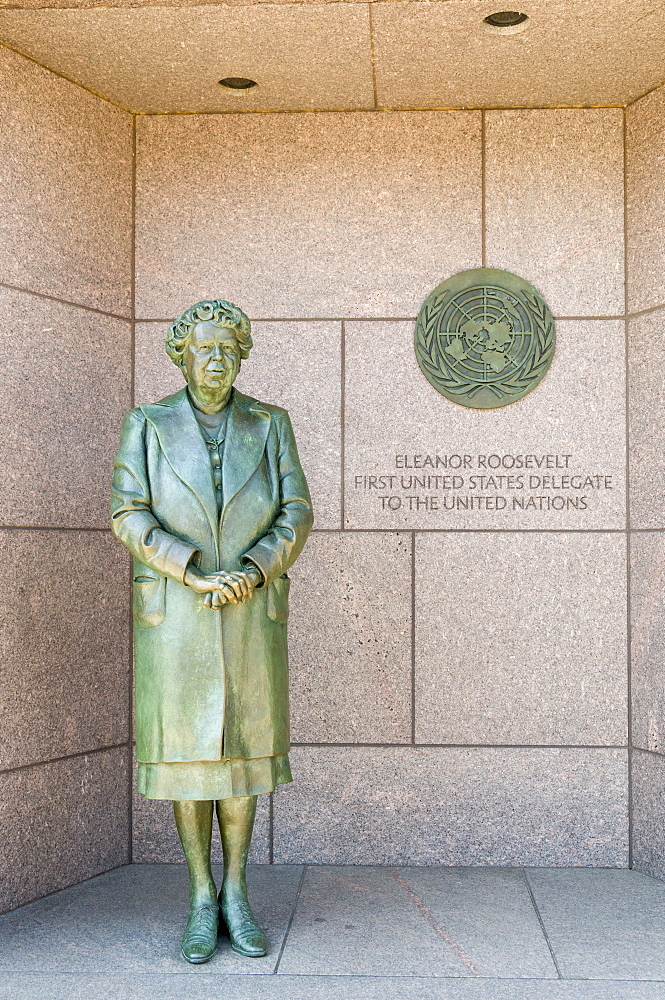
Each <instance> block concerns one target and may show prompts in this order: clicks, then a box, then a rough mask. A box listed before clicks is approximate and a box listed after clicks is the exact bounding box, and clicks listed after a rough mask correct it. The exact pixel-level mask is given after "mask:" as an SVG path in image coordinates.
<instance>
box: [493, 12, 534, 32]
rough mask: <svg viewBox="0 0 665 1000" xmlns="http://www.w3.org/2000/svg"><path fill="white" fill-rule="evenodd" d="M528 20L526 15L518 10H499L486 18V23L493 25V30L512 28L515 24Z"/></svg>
mask: <svg viewBox="0 0 665 1000" xmlns="http://www.w3.org/2000/svg"><path fill="white" fill-rule="evenodd" d="M526 19H527V15H526V14H520V13H519V12H518V11H516V10H498V11H497V12H496V14H490V15H489V17H486V18H485V23H486V24H491V25H492V27H493V28H512V26H513V25H514V24H521V23H522V21H526Z"/></svg>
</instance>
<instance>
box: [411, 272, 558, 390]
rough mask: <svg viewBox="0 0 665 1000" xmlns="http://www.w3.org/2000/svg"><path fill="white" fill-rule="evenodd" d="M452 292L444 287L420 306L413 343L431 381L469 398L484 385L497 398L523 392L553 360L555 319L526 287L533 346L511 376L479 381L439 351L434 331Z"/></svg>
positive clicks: (540, 375) (522, 293)
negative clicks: (467, 376)
mask: <svg viewBox="0 0 665 1000" xmlns="http://www.w3.org/2000/svg"><path fill="white" fill-rule="evenodd" d="M451 294H452V292H451V291H450V290H446V291H444V292H442V293H441V295H438V296H433V297H432V298H430V299H428V300H427V301H426V302H425V304H424V305H423V308H422V309H421V311H420V313H419V315H418V320H417V323H416V331H415V342H416V347H417V350H418V359H419V362H420V364H421V365H422V367H423V370H424V371H425V372H429V375H430V376H431V378H432V379H433V380H434V382H437V383H439V384H440V385H441V387H442V388H444V389H445V390H446V391H447V392H450V393H453V394H454V395H466V396H469V397H471V396H473V394H474V393H475V392H477V391H478V390H480V389H482V388H487V389H490V390H491V391H493V392H494V393H495V394H496V395H497V396H499V397H500V396H501V395H505V396H515V395H518V394H524V393H525V391H526V390H528V389H529V388H530V387H531V386H532V385H533V384H534V383H537V382H538V381H539V380H540V378H542V376H543V375H544V374H545V372H546V371H547V368H548V367H549V364H550V362H551V360H552V355H553V353H554V346H555V335H554V320H553V319H552V315H551V313H550V311H549V309H548V308H547V306H546V305H545V303H544V302H543V301H542V300H539V299H538V298H537V297H536V296H534V295H532V294H531V293H530V292H528V291H526V289H524V290H522V291H521V292H520V293H519V294H520V295H521V296H522V298H523V300H524V302H525V303H526V305H527V306H528V307H529V312H530V313H531V316H532V317H533V321H534V325H535V334H536V336H535V342H534V346H533V349H532V351H531V352H530V353H529V355H528V356H527V358H525V360H524V362H523V363H522V365H521V366H520V367H519V368H518V370H517V371H515V372H513V374H512V376H510V377H507V378H505V379H496V380H493V381H492V382H491V383H479V382H477V381H474V380H470V379H465V378H464V377H462V375H461V374H460V373H459V372H457V371H456V370H455V368H454V367H453V366H452V365H451V364H450V363H449V362H448V361H447V359H445V358H444V357H443V355H442V353H441V348H440V344H439V337H438V330H437V327H438V321H439V317H440V315H441V312H442V311H443V309H444V307H445V305H446V302H447V300H448V298H449V297H450V296H451ZM524 302H523V304H524Z"/></svg>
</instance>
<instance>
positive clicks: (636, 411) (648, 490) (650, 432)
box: [628, 309, 665, 528]
mask: <svg viewBox="0 0 665 1000" xmlns="http://www.w3.org/2000/svg"><path fill="white" fill-rule="evenodd" d="M663 336H665V309H656V310H654V312H650V313H646V314H644V315H642V316H633V317H631V318H630V319H629V320H628V405H629V414H630V435H629V446H630V523H631V526H632V527H633V528H664V527H665V434H664V433H663V426H664V425H665V369H664V368H663V365H662V364H661V361H660V343H661V341H662V338H663Z"/></svg>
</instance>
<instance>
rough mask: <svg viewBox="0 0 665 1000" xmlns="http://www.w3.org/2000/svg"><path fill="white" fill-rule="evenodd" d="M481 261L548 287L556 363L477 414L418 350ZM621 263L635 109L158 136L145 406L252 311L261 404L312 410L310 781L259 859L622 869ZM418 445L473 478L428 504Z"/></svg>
mask: <svg viewBox="0 0 665 1000" xmlns="http://www.w3.org/2000/svg"><path fill="white" fill-rule="evenodd" d="M645 172H646V173H648V171H645ZM481 264H487V265H488V266H495V267H502V268H506V269H508V270H512V271H515V272H517V273H518V274H521V275H523V276H524V277H525V278H527V279H528V280H529V281H531V282H533V283H534V284H535V285H536V287H537V288H538V289H539V290H540V291H541V292H542V293H543V295H544V296H545V297H546V299H547V300H548V302H549V304H550V306H551V308H552V310H553V312H554V314H555V316H556V317H557V336H558V347H557V352H556V356H555V359H554V362H553V365H552V368H551V370H550V372H549V374H548V375H547V377H546V378H545V380H544V381H543V383H542V384H541V385H540V386H539V387H538V388H537V389H536V390H535V391H534V392H533V393H532V394H531V395H529V396H528V397H527V398H526V399H524V400H522V401H521V402H519V403H517V404H515V405H513V406H510V407H507V408H505V409H500V410H494V411H490V412H487V411H486V412H481V413H479V412H476V411H472V410H467V409H464V408H462V407H459V406H455V405H454V404H452V403H450V402H448V401H446V400H445V399H444V398H443V397H441V396H439V395H438V394H437V393H436V392H435V391H434V390H433V389H432V388H431V387H430V386H429V384H428V383H427V382H426V381H425V380H424V378H423V376H422V375H421V373H420V371H419V369H418V366H417V364H416V361H415V358H414V353H413V347H412V336H413V324H414V319H415V316H416V313H417V311H418V309H419V306H420V304H421V302H422V300H423V299H424V297H425V296H426V295H427V294H428V293H429V292H430V291H431V290H432V289H433V288H434V287H435V286H436V285H437V284H438V283H439V282H440V281H442V280H443V279H445V278H446V277H448V276H449V275H450V274H452V273H454V272H456V271H460V270H462V269H464V268H470V267H478V266H480V265H481ZM624 272H625V253H624V112H623V111H622V110H621V109H614V108H609V109H587V110H531V111H488V112H485V113H481V112H479V111H468V112H466V111H449V112H445V111H430V112H384V113H371V112H370V113H365V112H356V113H327V114H318V115H313V114H273V115H232V114H231V115H214V114H209V115H187V116H183V115H172V116H169V115H159V116H141V117H139V118H138V119H137V192H136V315H137V325H136V355H135V362H136V400H137V402H143V401H149V400H154V399H158V398H160V397H161V396H162V395H165V394H166V393H169V392H172V391H174V390H176V389H177V388H179V387H180V385H181V379H180V375H179V373H178V371H177V369H176V368H175V367H173V366H171V365H170V364H169V362H168V360H167V359H166V357H165V355H164V354H163V353H162V345H161V341H162V339H163V337H164V335H165V327H166V324H167V322H168V321H170V319H171V318H173V317H174V316H175V315H177V314H179V313H180V312H181V311H182V310H183V309H184V308H185V307H186V306H188V305H190V304H191V303H192V302H195V301H196V300H197V299H199V298H203V297H209V296H214V295H219V296H223V297H227V298H229V299H231V300H233V301H236V302H238V303H239V304H241V305H242V306H243V307H244V308H245V309H246V310H247V312H248V313H249V315H250V316H251V318H252V320H253V325H254V333H255V344H256V346H255V349H254V353H253V354H252V357H251V359H250V360H249V361H248V362H246V363H245V364H244V365H243V370H242V373H241V376H240V380H239V385H240V387H241V388H242V389H243V390H244V391H248V392H250V393H252V394H255V395H257V396H258V397H259V398H263V399H266V400H269V401H272V402H276V403H280V404H282V405H284V406H286V407H287V408H288V409H289V410H290V412H291V414H292V418H293V423H294V426H295V430H296V434H297V436H298V439H299V442H300V445H301V452H302V459H303V464H304V466H305V469H306V471H307V473H308V476H309V479H310V482H311V485H312V492H313V497H314V502H315V507H316V524H315V530H314V532H313V534H312V536H311V540H310V542H309V543H308V546H307V548H306V550H305V552H304V554H303V556H302V557H301V559H300V561H299V562H298V564H297V566H296V567H295V568H294V570H293V577H294V583H293V611H292V619H291V626H290V628H291V666H292V718H293V741H294V749H293V754H292V762H293V770H294V776H295V782H294V784H293V785H291V786H288V787H286V788H283V789H280V790H279V791H278V792H276V793H275V795H274V796H273V802H272V803H264V812H263V814H262V816H261V822H260V832H259V836H258V838H257V844H256V852H255V856H256V857H257V858H258V859H262V860H265V861H268V860H273V861H275V862H299V861H313V862H342V863H354V862H356V863H383V862H386V863H416V864H460V865H469V864H472V865H473V864H501V865H504V864H505V865H516V864H529V865H546V864H551V865H608V866H626V865H628V863H629V809H628V804H629V781H628V767H629V751H628V746H629V738H628V725H629V712H628V698H629V687H628V635H627V629H628V623H627V601H628V555H629V538H628V523H627V497H626V471H627V470H626V447H627V436H626V435H627V425H626V377H625V376H626V320H625V312H626V306H625V288H624ZM654 395H655V393H654ZM424 456H432V457H433V460H434V461H435V462H436V456H438V457H439V462H440V463H441V465H440V467H439V468H438V469H436V470H434V471H437V472H439V473H441V472H442V471H443V472H445V473H446V474H449V475H451V476H452V474H453V473H455V472H457V473H459V471H460V470H459V469H458V468H457V465H458V464H459V463H460V462H461V463H462V466H465V465H466V468H464V467H463V468H462V472H463V474H464V477H463V478H464V482H463V484H462V485H461V486H460V485H458V483H457V481H454V482H453V480H452V478H451V479H450V480H448V481H447V482H444V481H443V480H442V481H441V482H440V483H437V484H436V485H432V482H431V481H430V482H429V483H428V482H425V483H423V482H422V477H423V476H425V475H426V474H427V473H428V472H430V473H431V472H432V471H433V470H432V468H428V464H427V459H426V458H425V457H424ZM458 456H462V457H461V458H458ZM463 456H468V460H465V459H464V457H463ZM525 456H533V457H532V458H530V459H528V460H527V459H526V458H525ZM647 461H648V460H647ZM519 462H522V463H523V464H526V465H527V466H531V467H530V469H529V472H528V474H525V478H524V485H523V488H522V489H521V490H515V489H513V488H512V487H513V486H514V483H513V484H512V486H511V483H510V482H509V481H508V478H507V475H508V472H510V471H511V466H512V467H513V468H514V466H515V465H516V464H519ZM444 465H445V466H446V468H443V466H444ZM497 465H498V468H495V466H497ZM523 472H524V470H523ZM645 474H646V473H645ZM651 474H652V473H651V471H648V475H651ZM490 475H492V476H493V478H491V479H490ZM500 475H501V476H503V478H502V479H501V480H499V479H498V478H497V477H498V476H500ZM562 475H566V476H568V477H569V478H570V477H571V476H572V477H581V478H580V479H579V480H578V479H575V482H579V483H582V484H583V488H582V489H575V488H571V486H570V483H569V482H567V483H566V484H565V485H564V484H563V483H562V480H561V476H562ZM389 476H393V477H394V478H393V479H388V478H386V479H385V480H384V481H383V483H380V481H379V480H378V479H375V480H371V479H370V477H389ZM481 476H484V477H485V478H484V479H481V478H480V477H481ZM402 477H403V478H402ZM412 477H419V478H418V479H414V478H412ZM472 477H475V480H474V481H473V482H472ZM377 485H378V487H379V488H375V487H376V486H377ZM643 502H646V501H645V500H643ZM645 558H646V555H645ZM134 817H135V823H134V848H133V850H134V854H133V857H134V860H138V861H149V860H178V859H179V857H180V852H179V848H178V845H177V843H176V840H175V835H174V832H173V829H172V820H171V817H170V813H169V809H168V806H165V805H162V804H146V803H142V802H136V803H135V812H134Z"/></svg>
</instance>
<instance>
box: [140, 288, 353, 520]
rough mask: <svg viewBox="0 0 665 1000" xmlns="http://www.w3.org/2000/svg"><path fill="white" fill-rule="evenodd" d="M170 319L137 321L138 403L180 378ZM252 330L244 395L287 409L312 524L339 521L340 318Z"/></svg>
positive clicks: (165, 391) (178, 384)
mask: <svg viewBox="0 0 665 1000" xmlns="http://www.w3.org/2000/svg"><path fill="white" fill-rule="evenodd" d="M193 304H194V302H193V301H192V302H190V303H189V305H193ZM174 318H175V317H174ZM167 325H168V324H167V323H139V324H137V327H136V376H135V378H136V382H135V393H136V403H137V404H140V403H151V402H154V401H155V400H158V399H161V398H162V397H163V396H166V395H169V394H170V393H172V392H177V391H178V390H179V389H182V387H183V386H184V384H185V383H184V381H183V378H182V375H181V374H180V372H179V371H178V369H177V368H176V367H175V365H173V364H172V363H171V361H170V360H169V358H168V356H167V355H166V354H165V353H164V337H165V336H166V330H167ZM252 336H253V338H254V347H253V349H252V353H251V354H250V357H249V358H248V360H247V361H244V362H243V368H242V371H241V373H240V376H239V378H238V382H237V386H238V388H239V389H240V391H241V392H244V393H247V395H249V396H254V397H255V398H257V399H260V400H262V401H264V402H266V403H275V404H276V405H277V406H283V407H284V408H285V409H287V410H288V411H289V414H290V415H291V421H292V423H293V428H294V431H295V434H296V439H297V441H298V448H299V451H300V458H301V461H302V465H303V468H304V470H305V474H306V475H307V481H308V483H309V488H310V491H311V493H312V502H313V504H314V517H315V523H316V527H317V528H337V527H339V525H340V518H341V510H340V507H341V485H340V479H341V432H340V409H341V343H340V336H341V327H340V324H339V323H330V322H328V323H316V322H309V323H265V322H258V323H253V324H252Z"/></svg>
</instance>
